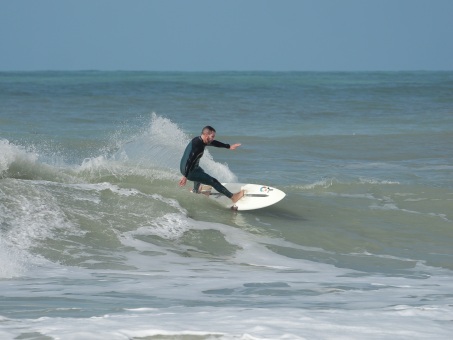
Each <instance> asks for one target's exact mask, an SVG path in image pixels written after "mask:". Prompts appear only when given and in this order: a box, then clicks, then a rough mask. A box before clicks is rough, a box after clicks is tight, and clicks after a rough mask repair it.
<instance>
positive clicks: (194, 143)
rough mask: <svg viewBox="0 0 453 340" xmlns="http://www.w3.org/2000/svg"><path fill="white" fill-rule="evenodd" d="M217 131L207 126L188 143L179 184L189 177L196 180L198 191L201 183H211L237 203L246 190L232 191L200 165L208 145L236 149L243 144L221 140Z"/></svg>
mask: <svg viewBox="0 0 453 340" xmlns="http://www.w3.org/2000/svg"><path fill="white" fill-rule="evenodd" d="M215 133H216V131H215V129H214V128H213V127H212V126H209V125H208V126H205V127H204V128H203V130H202V131H201V136H198V137H195V138H194V139H192V140H191V141H190V143H189V144H188V145H187V147H186V150H185V151H184V154H183V156H182V158H181V164H180V170H181V173H182V175H183V177H182V178H181V180H180V181H179V186H181V187H183V186H185V185H186V183H187V180H188V179H189V180H191V181H193V182H194V183H193V192H195V193H198V191H199V188H200V185H201V184H206V185H210V186H212V187H213V188H214V189H216V190H217V191H218V192H220V193H222V194H224V195H225V196H227V197H228V198H230V199H231V200H232V201H233V203H236V202H237V201H239V200H240V199H241V198H242V196H244V190H241V191H239V192H237V193H235V194H233V193H231V192H230V191H229V190H228V189H227V188H225V187H224V186H223V185H222V184H221V183H220V182H219V181H218V180H217V179H215V178H214V177H212V176H210V175H208V174H207V173H206V172H204V170H203V169H202V168H201V167H200V165H199V163H200V159H201V157H202V156H203V153H204V149H205V147H206V146H214V147H216V148H226V149H230V150H235V149H236V148H237V147H239V146H240V145H241V144H233V145H230V144H225V143H222V142H219V141H217V140H215V139H214V138H215Z"/></svg>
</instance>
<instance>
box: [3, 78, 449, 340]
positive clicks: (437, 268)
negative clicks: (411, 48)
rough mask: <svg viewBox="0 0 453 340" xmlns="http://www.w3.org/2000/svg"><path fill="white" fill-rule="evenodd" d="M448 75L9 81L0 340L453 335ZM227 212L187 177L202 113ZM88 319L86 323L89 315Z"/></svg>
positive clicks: (207, 159) (209, 167) (208, 160)
mask: <svg viewBox="0 0 453 340" xmlns="http://www.w3.org/2000/svg"><path fill="white" fill-rule="evenodd" d="M452 88H453V73H452V72H389V73H388V72H357V73H328V72H327V73H310V72H308V73H305V72H288V73H273V72H270V73H269V72H219V73H165V72H163V73H156V72H95V71H90V72H88V71H87V72H29V73H27V72H19V73H12V72H6V73H0V103H1V106H0V231H1V234H0V236H1V237H0V264H1V266H0V285H1V291H2V293H0V335H1V336H2V337H3V338H5V339H7V338H11V339H14V338H17V337H21V338H27V337H28V338H33V339H49V338H50V339H57V338H65V339H71V338H72V339H80V338H86V339H88V338H93V339H98V338H99V339H103V338H106V337H108V338H111V339H124V338H128V339H139V338H152V337H153V336H156V337H157V338H175V339H192V338H196V339H211V338H225V339H250V338H254V339H255V338H256V339H271V338H272V339H279V338H281V339H283V338H290V339H305V338H335V337H336V336H338V335H339V334H340V335H342V336H344V337H347V338H357V339H359V338H360V339H363V338H373V339H381V338H382V339H384V338H389V337H391V338H394V339H406V338H411V339H413V338H426V337H428V336H430V337H433V338H445V339H446V338H447V336H448V335H449V334H451V331H452V324H451V320H452V318H453V310H452V307H451V306H452V295H451V289H450V282H451V278H452V270H453V265H452V263H453V262H452V257H453V248H452V247H451V239H452V236H453V210H452V206H453V205H452V204H453V180H452V179H453V176H452V175H453V154H452V153H451V145H452V142H453V99H452V98H453V97H452V96H451V89H452ZM208 124H209V125H212V126H214V127H215V128H216V130H217V139H218V140H220V141H222V142H225V143H242V146H241V147H240V148H238V149H237V150H235V151H229V150H225V149H215V148H208V150H209V152H207V153H205V156H204V159H203V161H202V165H203V167H204V168H205V170H206V171H207V172H209V173H211V174H212V175H214V176H215V177H216V178H217V179H219V180H220V181H223V182H245V183H246V182H249V183H259V184H267V185H272V186H275V187H277V188H279V189H281V190H283V191H285V192H286V194H287V196H286V197H285V199H284V200H283V201H281V202H279V203H278V204H276V205H274V206H272V207H269V208H266V209H262V210H256V211H250V212H237V213H233V212H231V211H228V210H224V209H223V208H222V207H220V206H218V205H216V204H215V203H214V202H211V201H210V200H208V199H207V198H205V197H200V196H199V195H194V194H190V193H189V192H188V189H189V188H190V185H189V186H188V187H187V188H185V189H182V188H180V187H178V181H179V178H180V176H181V175H180V174H179V170H178V169H179V160H180V157H181V155H182V152H183V151H184V148H185V146H186V144H187V142H188V141H189V140H190V139H191V138H193V137H194V136H196V135H198V134H199V133H200V130H201V128H202V127H203V126H205V125H208ZM81 325H83V327H81Z"/></svg>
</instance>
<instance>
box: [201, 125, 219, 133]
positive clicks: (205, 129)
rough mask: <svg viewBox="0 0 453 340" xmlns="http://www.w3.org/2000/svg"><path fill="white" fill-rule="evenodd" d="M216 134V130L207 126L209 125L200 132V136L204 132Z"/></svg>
mask: <svg viewBox="0 0 453 340" xmlns="http://www.w3.org/2000/svg"><path fill="white" fill-rule="evenodd" d="M207 131H209V132H216V130H215V129H214V128H213V127H212V126H209V125H206V126H205V127H204V128H203V130H201V134H202V135H203V134H204V133H205V132H207Z"/></svg>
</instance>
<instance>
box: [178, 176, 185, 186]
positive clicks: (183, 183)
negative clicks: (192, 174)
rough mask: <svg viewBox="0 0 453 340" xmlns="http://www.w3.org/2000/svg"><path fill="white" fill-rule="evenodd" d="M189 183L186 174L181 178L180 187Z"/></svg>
mask: <svg viewBox="0 0 453 340" xmlns="http://www.w3.org/2000/svg"><path fill="white" fill-rule="evenodd" d="M186 183H187V178H185V177H184V176H183V177H182V178H181V180H180V181H179V186H180V187H183V186H185V185H186Z"/></svg>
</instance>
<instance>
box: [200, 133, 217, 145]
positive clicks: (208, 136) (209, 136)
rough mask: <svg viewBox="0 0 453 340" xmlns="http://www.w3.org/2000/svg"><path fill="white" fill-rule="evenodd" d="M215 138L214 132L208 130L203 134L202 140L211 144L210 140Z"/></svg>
mask: <svg viewBox="0 0 453 340" xmlns="http://www.w3.org/2000/svg"><path fill="white" fill-rule="evenodd" d="M214 139H215V132H209V131H207V132H206V133H204V134H203V141H204V142H205V144H211V142H212V141H213V140H214Z"/></svg>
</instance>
